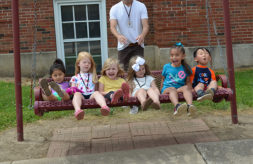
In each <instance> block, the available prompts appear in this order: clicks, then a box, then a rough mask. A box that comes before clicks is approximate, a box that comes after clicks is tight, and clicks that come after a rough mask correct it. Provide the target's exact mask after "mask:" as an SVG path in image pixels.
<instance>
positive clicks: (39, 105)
mask: <svg viewBox="0 0 253 164" xmlns="http://www.w3.org/2000/svg"><path fill="white" fill-rule="evenodd" d="M35 1H36V0H35ZM186 3H187V0H186ZM206 4H207V10H208V6H209V5H208V0H206ZM207 19H208V22H209V17H208V11H207ZM35 28H36V26H35ZM214 28H215V30H214V31H215V35H216V36H217V31H216V27H215V23H214ZM35 32H36V29H35ZM208 35H209V36H210V27H209V23H208ZM35 36H36V35H35ZM35 41H36V38H35ZM209 43H210V42H209ZM217 43H218V47H219V49H221V47H220V43H219V40H218V39H217ZM34 45H35V48H34V49H33V50H34V51H35V50H36V43H35V44H34ZM209 47H210V44H209ZM34 54H35V56H36V52H35V53H34ZM220 54H222V53H221V51H220ZM34 58H35V57H34ZM34 62H35V60H34ZM34 65H35V64H34ZM34 70H35V69H34ZM151 75H152V76H153V77H154V78H155V80H156V84H157V86H158V88H160V87H161V86H162V70H158V71H151ZM33 78H34V76H33ZM70 79H71V77H65V78H64V81H70ZM216 79H217V81H218V80H220V81H221V86H219V87H218V89H217V91H216V93H215V95H214V97H213V102H215V103H218V102H220V101H222V100H223V99H225V100H226V101H231V100H232V98H231V96H232V90H231V88H229V87H228V80H227V77H226V76H225V75H217V76H216ZM47 80H48V81H52V79H51V78H48V79H47ZM31 87H32V85H31ZM33 88H34V97H35V102H34V113H35V114H36V115H38V116H43V114H44V112H51V111H62V110H73V109H74V107H73V105H72V101H71V100H67V101H43V99H42V89H41V88H40V87H34V86H33ZM192 94H193V100H196V99H197V94H196V93H195V92H193V93H192ZM159 99H160V102H161V103H170V102H171V101H170V98H169V95H167V94H161V95H160V97H159ZM178 99H179V101H185V99H184V97H183V94H182V93H179V95H178ZM106 103H107V105H108V106H109V107H120V106H133V105H136V106H139V105H140V102H139V101H138V100H137V98H136V97H130V98H129V99H128V100H127V101H126V102H125V101H122V100H120V101H119V102H118V103H117V104H111V103H110V101H107V102H106ZM81 108H82V109H90V108H100V106H99V105H98V104H97V103H96V101H95V100H94V99H86V100H83V101H82V106H81Z"/></svg>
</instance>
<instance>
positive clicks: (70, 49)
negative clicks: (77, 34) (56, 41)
mask: <svg viewBox="0 0 253 164" xmlns="http://www.w3.org/2000/svg"><path fill="white" fill-rule="evenodd" d="M64 52H65V57H70V56H71V57H76V52H75V43H72V42H70V43H64Z"/></svg>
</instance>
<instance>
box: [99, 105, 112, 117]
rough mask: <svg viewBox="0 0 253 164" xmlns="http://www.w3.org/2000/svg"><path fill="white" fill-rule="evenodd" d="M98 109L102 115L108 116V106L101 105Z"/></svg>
mask: <svg viewBox="0 0 253 164" xmlns="http://www.w3.org/2000/svg"><path fill="white" fill-rule="evenodd" d="M100 111H101V114H102V115H103V116H108V115H109V113H110V108H109V107H108V106H103V107H101V110H100Z"/></svg>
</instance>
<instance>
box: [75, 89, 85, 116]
mask: <svg viewBox="0 0 253 164" xmlns="http://www.w3.org/2000/svg"><path fill="white" fill-rule="evenodd" d="M83 99H84V97H83V95H82V94H81V93H80V92H76V93H75V94H74V97H73V100H72V104H73V106H74V108H75V111H78V110H81V105H82V100H83Z"/></svg>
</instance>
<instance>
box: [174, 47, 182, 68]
mask: <svg viewBox="0 0 253 164" xmlns="http://www.w3.org/2000/svg"><path fill="white" fill-rule="evenodd" d="M184 57H185V55H184V54H183V53H181V52H180V51H179V50H178V49H176V48H172V49H171V50H170V61H171V65H172V66H173V67H179V66H180V65H181V61H182V60H183V59H184Z"/></svg>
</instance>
